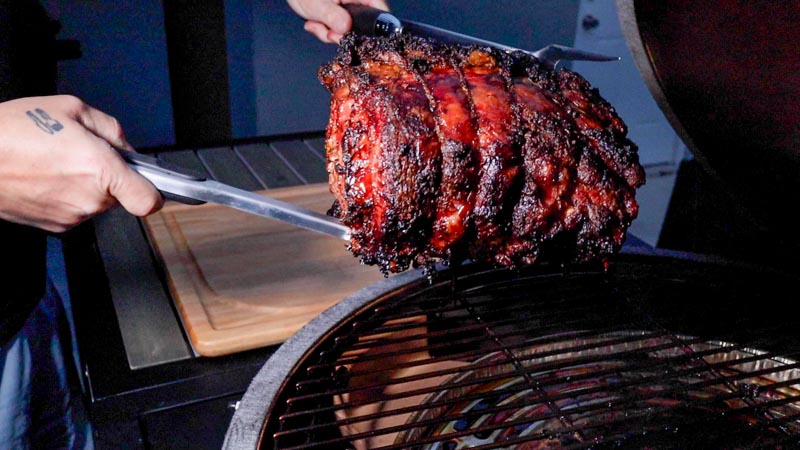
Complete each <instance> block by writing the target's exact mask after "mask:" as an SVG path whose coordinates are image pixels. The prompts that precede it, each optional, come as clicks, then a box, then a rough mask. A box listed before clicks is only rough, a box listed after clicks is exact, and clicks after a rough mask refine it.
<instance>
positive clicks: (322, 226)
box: [118, 150, 350, 240]
mask: <svg viewBox="0 0 800 450" xmlns="http://www.w3.org/2000/svg"><path fill="white" fill-rule="evenodd" d="M118 151H119V154H120V155H121V156H122V158H123V159H125V161H126V162H127V163H128V166H130V167H131V168H132V169H133V170H135V171H136V172H138V173H139V174H141V175H142V176H143V177H145V178H147V179H148V180H150V182H151V183H153V185H155V187H156V188H157V189H158V190H159V191H161V193H162V194H163V195H164V197H165V198H167V199H170V200H175V201H178V202H181V203H186V204H189V205H201V204H203V203H206V202H211V203H217V204H220V205H225V206H229V207H231V208H234V209H238V210H240V211H244V212H248V213H251V214H255V215H258V216H262V217H267V218H270V219H275V220H280V221H282V222H286V223H288V224H290V225H294V226H298V227H301V228H305V229H307V230H311V231H316V232H319V233H324V234H327V235H330V236H333V237H335V238H339V239H344V240H350V229H349V228H348V227H346V226H344V225H342V224H341V223H339V219H336V218H334V217H330V216H326V215H324V214H319V213H317V212H314V211H310V210H308V209H305V208H300V207H298V206H296V205H292V204H291V203H286V202H282V201H280V200H275V199H272V198H269V197H264V196H262V195H258V194H256V193H253V192H250V191H246V190H244V189H238V188H235V187H233V186H230V185H227V184H223V183H220V182H217V181H214V180H209V179H207V178H206V177H205V175H203V174H199V173H196V172H194V171H192V170H188V169H185V168H182V167H178V166H175V165H173V164H169V163H167V162H164V161H163V160H160V159H157V158H153V157H152V156H147V155H142V154H140V153H133V152H126V151H123V150H118Z"/></svg>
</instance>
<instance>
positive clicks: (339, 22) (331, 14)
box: [287, 0, 389, 44]
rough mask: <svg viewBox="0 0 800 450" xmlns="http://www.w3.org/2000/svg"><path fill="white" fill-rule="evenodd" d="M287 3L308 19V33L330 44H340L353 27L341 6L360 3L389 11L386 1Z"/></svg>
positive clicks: (290, 0) (309, 0)
mask: <svg viewBox="0 0 800 450" xmlns="http://www.w3.org/2000/svg"><path fill="white" fill-rule="evenodd" d="M287 3H289V6H290V7H291V8H292V10H294V12H296V13H297V15H299V16H300V17H302V18H304V19H306V24H305V27H304V28H305V30H306V31H308V32H309V33H311V34H313V35H314V36H316V37H317V38H318V39H319V40H320V41H322V42H326V43H329V44H335V43H337V42H339V39H341V38H342V36H343V35H344V34H345V33H347V32H348V31H350V28H351V27H352V26H353V21H352V19H351V18H350V14H348V13H347V11H345V9H344V8H342V7H341V4H346V3H358V4H361V5H367V6H371V7H373V8H377V9H382V10H384V11H388V10H389V5H388V4H387V2H385V1H384V0H287Z"/></svg>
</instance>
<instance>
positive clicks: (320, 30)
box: [303, 20, 338, 44]
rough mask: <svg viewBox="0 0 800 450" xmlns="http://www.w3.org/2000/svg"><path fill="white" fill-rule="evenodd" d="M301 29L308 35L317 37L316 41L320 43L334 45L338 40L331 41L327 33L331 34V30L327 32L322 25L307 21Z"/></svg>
mask: <svg viewBox="0 0 800 450" xmlns="http://www.w3.org/2000/svg"><path fill="white" fill-rule="evenodd" d="M303 29H305V30H306V31H308V32H309V33H311V34H313V35H314V36H316V37H317V39H319V40H320V41H322V42H324V43H326V44H335V43H337V42H338V40H331V39H330V38H329V37H328V33H329V32H331V30H329V29H328V27H326V26H325V25H323V24H321V23H319V22H312V21H310V20H309V21H308V22H306V24H305V25H304V26H303Z"/></svg>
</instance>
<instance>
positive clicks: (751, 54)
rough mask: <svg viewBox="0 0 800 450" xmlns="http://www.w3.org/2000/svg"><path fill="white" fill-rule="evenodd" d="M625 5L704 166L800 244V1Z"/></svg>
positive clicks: (656, 91) (651, 83)
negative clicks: (795, 216) (799, 220)
mask: <svg viewBox="0 0 800 450" xmlns="http://www.w3.org/2000/svg"><path fill="white" fill-rule="evenodd" d="M620 11H621V13H622V15H623V19H624V20H623V24H625V25H628V26H629V27H636V29H631V30H627V31H626V34H628V37H629V39H630V38H631V37H632V36H636V37H640V38H641V41H642V44H643V45H642V47H641V48H639V49H637V48H634V51H635V52H636V51H638V52H640V53H642V54H640V55H638V57H637V62H639V63H640V65H639V69H640V70H641V71H642V73H643V75H644V77H645V79H646V80H647V81H648V87H650V89H651V91H653V95H654V97H655V98H656V100H658V101H659V103H660V106H661V107H662V109H664V110H665V113H666V115H667V118H668V119H670V121H671V122H672V124H673V126H675V128H676V130H677V131H678V132H679V133H681V134H682V138H683V139H684V142H686V143H687V145H688V146H689V147H690V149H691V150H692V152H693V153H694V154H695V155H696V157H697V158H698V160H699V161H700V163H701V164H702V165H703V166H704V169H705V170H706V171H707V172H708V173H709V174H713V175H714V176H715V177H716V178H718V180H719V181H721V182H722V183H723V185H724V188H725V189H726V190H729V191H731V192H733V193H734V194H735V196H736V198H737V200H738V202H739V203H740V204H742V205H743V206H746V207H747V208H748V209H749V210H750V211H752V212H753V214H754V216H755V217H757V218H758V219H759V221H761V222H762V224H763V226H765V227H766V228H768V229H769V230H770V232H771V233H772V234H774V235H781V236H783V237H784V238H787V240H788V239H791V242H793V244H794V247H795V249H797V248H799V247H800V239H798V238H797V234H796V229H797V225H796V222H795V221H794V220H792V219H790V218H789V217H788V214H787V208H789V209H792V208H794V207H795V206H796V205H798V204H800V177H798V174H800V145H799V144H800V51H798V48H797V42H798V41H800V27H798V24H797V19H798V17H800V3H799V2H771V1H766V0H759V1H738V0H726V1H719V2H702V1H690V0H682V1H672V2H664V1H660V0H630V1H621V2H620ZM632 12H633V14H635V21H634V20H628V17H627V16H628V15H630V14H631V13H632ZM635 56H637V55H635Z"/></svg>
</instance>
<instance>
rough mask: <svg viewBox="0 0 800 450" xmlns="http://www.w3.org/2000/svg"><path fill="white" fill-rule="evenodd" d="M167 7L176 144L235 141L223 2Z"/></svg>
mask: <svg viewBox="0 0 800 450" xmlns="http://www.w3.org/2000/svg"><path fill="white" fill-rule="evenodd" d="M163 5H164V26H165V28H166V35H167V56H168V62H169V69H170V74H169V75H170V76H169V78H170V90H171V92H172V110H173V122H174V124H175V141H176V144H177V145H179V146H191V145H205V144H210V143H213V142H220V141H224V140H228V139H231V137H232V131H231V112H230V87H229V83H228V57H227V44H226V42H227V40H226V35H225V4H224V2H223V1H222V0H164V2H163Z"/></svg>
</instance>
